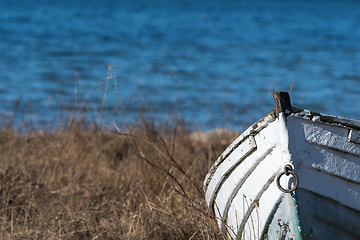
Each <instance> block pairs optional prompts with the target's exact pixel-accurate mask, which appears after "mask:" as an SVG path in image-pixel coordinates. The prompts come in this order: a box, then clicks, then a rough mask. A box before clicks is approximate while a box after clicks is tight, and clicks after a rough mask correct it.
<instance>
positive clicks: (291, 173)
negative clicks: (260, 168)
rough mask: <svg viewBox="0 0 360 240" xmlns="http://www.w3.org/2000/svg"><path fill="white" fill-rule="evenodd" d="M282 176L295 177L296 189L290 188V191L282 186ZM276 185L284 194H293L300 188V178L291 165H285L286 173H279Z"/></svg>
mask: <svg viewBox="0 0 360 240" xmlns="http://www.w3.org/2000/svg"><path fill="white" fill-rule="evenodd" d="M282 175H286V176H289V175H291V176H293V177H294V179H295V184H294V187H292V188H290V189H285V188H283V187H282V186H281V185H280V178H281V177H282ZM276 185H277V186H278V188H279V189H280V191H282V192H284V193H291V192H293V191H295V190H296V189H297V187H298V186H299V178H298V176H297V175H296V174H295V173H294V171H293V168H292V166H291V165H290V164H287V165H285V167H284V171H282V172H281V173H279V175H277V177H276Z"/></svg>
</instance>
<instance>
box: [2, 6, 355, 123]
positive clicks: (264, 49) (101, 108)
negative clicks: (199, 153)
mask: <svg viewBox="0 0 360 240" xmlns="http://www.w3.org/2000/svg"><path fill="white" fill-rule="evenodd" d="M359 26H360V2H358V1H329V0H326V1H325V0H324V1H323V0H318V1H288V0H275V1H254V2H253V1H230V0H229V1H160V0H153V1H145V0H141V1H111V0H103V1H91V0H86V1H83V0H78V1H75V0H72V1H70V0H63V1H45V0H44V1H42V0H33V1H13V0H1V1H0V52H1V57H0V119H1V124H2V125H5V124H6V123H8V122H9V121H11V120H12V118H13V117H14V119H15V123H14V124H17V123H18V124H20V123H21V122H30V123H32V124H34V125H36V124H40V123H41V124H48V125H49V126H57V125H58V124H61V122H62V121H63V120H64V119H67V118H68V117H69V116H70V115H71V113H72V112H74V109H75V107H76V113H77V114H78V115H79V114H80V115H81V114H84V115H85V116H86V117H88V118H89V119H91V120H95V121H98V122H99V121H100V119H102V122H101V124H103V125H104V126H106V125H111V124H112V123H113V122H115V123H116V124H123V123H128V124H131V123H133V122H134V121H135V119H136V117H138V116H139V113H143V114H144V116H145V117H148V118H151V117H156V118H157V119H162V120H163V119H171V118H172V117H173V116H174V114H175V113H176V114H177V116H178V117H179V118H183V119H184V120H185V121H186V122H187V123H188V124H190V125H191V126H192V127H194V128H196V129H209V128H215V127H230V128H233V129H235V130H243V129H244V127H246V126H248V125H249V124H251V123H252V122H253V121H256V120H257V119H259V118H260V117H261V116H262V115H263V114H265V113H267V112H268V111H269V110H270V109H271V108H272V107H273V98H272V92H273V91H274V90H281V91H289V89H290V85H291V83H292V79H293V78H294V76H295V73H296V72H297V74H296V79H295V82H294V86H293V91H292V95H291V98H292V103H293V105H295V106H298V107H302V108H308V109H311V110H314V111H318V112H324V113H329V114H334V115H341V116H344V117H349V118H355V119H360V108H359V106H358V103H359V102H360V31H359ZM306 49H308V50H307V51H306ZM305 51H306V52H305ZM304 53H305V55H304ZM302 57H304V58H303V61H302V64H301V66H300V68H299V69H298V71H296V70H297V67H298V64H299V62H300V60H301V59H302ZM17 100H19V101H17ZM17 102H18V103H20V104H18V108H16V106H17V104H16V103H17ZM15 108H16V112H17V114H16V116H15V115H14V109H15Z"/></svg>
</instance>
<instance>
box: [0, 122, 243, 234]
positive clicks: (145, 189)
mask: <svg viewBox="0 0 360 240" xmlns="http://www.w3.org/2000/svg"><path fill="white" fill-rule="evenodd" d="M194 136H196V135H194V134H193V133H190V132H189V131H187V129H186V127H184V126H183V125H181V124H178V125H177V126H176V127H174V126H169V125H167V124H163V125H162V126H158V127H155V126H154V125H153V124H151V123H147V122H142V123H140V124H138V125H136V126H132V127H129V128H128V129H126V131H123V132H121V133H111V132H102V131H99V130H97V129H96V128H89V127H87V126H85V127H84V126H82V125H81V124H76V123H72V124H69V126H68V127H67V128H66V129H62V130H58V131H57V132H55V133H48V132H42V131H40V130H39V131H36V132H31V133H28V134H26V135H24V134H22V135H20V134H18V133H17V132H16V131H13V130H2V131H0V161H1V165H0V197H1V199H0V239H224V237H223V236H222V235H221V233H220V232H219V231H218V228H217V225H216V222H215V220H214V218H213V217H212V216H211V214H209V212H208V210H207V207H206V204H205V201H204V193H203V191H202V182H203V179H204V177H205V175H206V172H207V171H208V169H209V168H210V166H211V164H212V163H213V162H214V161H215V158H216V156H217V155H218V154H220V153H221V152H222V151H223V150H224V149H225V148H226V146H227V145H228V144H229V143H230V142H231V141H232V140H233V139H234V138H235V137H236V134H235V133H224V132H222V133H221V132H220V133H214V134H213V135H212V136H211V137H207V138H206V137H204V136H203V135H202V137H201V138H197V137H194Z"/></svg>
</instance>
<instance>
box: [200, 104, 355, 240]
mask: <svg viewBox="0 0 360 240" xmlns="http://www.w3.org/2000/svg"><path fill="white" fill-rule="evenodd" d="M296 112H297V113H292V114H290V113H288V114H285V113H284V112H280V113H279V114H278V115H276V114H274V113H273V112H271V113H270V114H268V115H267V116H266V117H265V118H264V119H262V120H260V121H259V122H257V123H255V124H254V125H253V126H251V127H250V128H249V129H248V130H246V131H245V132H244V133H243V134H242V135H240V136H239V137H238V138H237V139H236V140H235V141H234V142H233V143H232V144H231V145H230V146H229V147H228V148H227V149H226V150H225V152H224V153H223V154H222V155H221V156H220V157H219V159H218V160H217V161H216V162H215V163H214V165H213V167H212V168H211V169H210V171H209V173H208V175H207V177H206V179H205V182H204V190H205V197H206V201H207V203H208V205H209V208H210V209H211V210H212V211H213V213H214V214H215V216H216V218H217V220H218V224H219V226H220V227H221V229H222V231H224V232H225V233H226V234H227V235H228V236H230V237H231V238H238V239H360V144H359V143H353V142H350V141H349V140H348V138H349V132H350V131H352V133H354V134H353V136H357V135H356V134H357V131H359V130H360V122H359V121H353V120H348V119H342V118H337V117H331V116H327V115H321V114H315V115H314V113H311V112H309V111H302V110H299V109H297V110H296ZM323 119H331V121H324V120H323ZM355 141H356V140H355ZM286 164H292V166H293V168H294V172H295V173H296V175H297V176H298V178H299V186H298V188H297V189H296V190H295V191H293V192H291V193H283V192H282V191H280V190H279V188H278V186H277V184H276V178H277V176H278V175H279V173H280V172H281V171H283V168H284V165H286ZM293 180H294V179H293V178H290V177H286V176H285V175H284V176H282V177H281V178H280V184H281V186H283V187H284V188H287V187H290V188H291V187H292V186H293V185H294V183H293V182H294V181H293Z"/></svg>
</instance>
